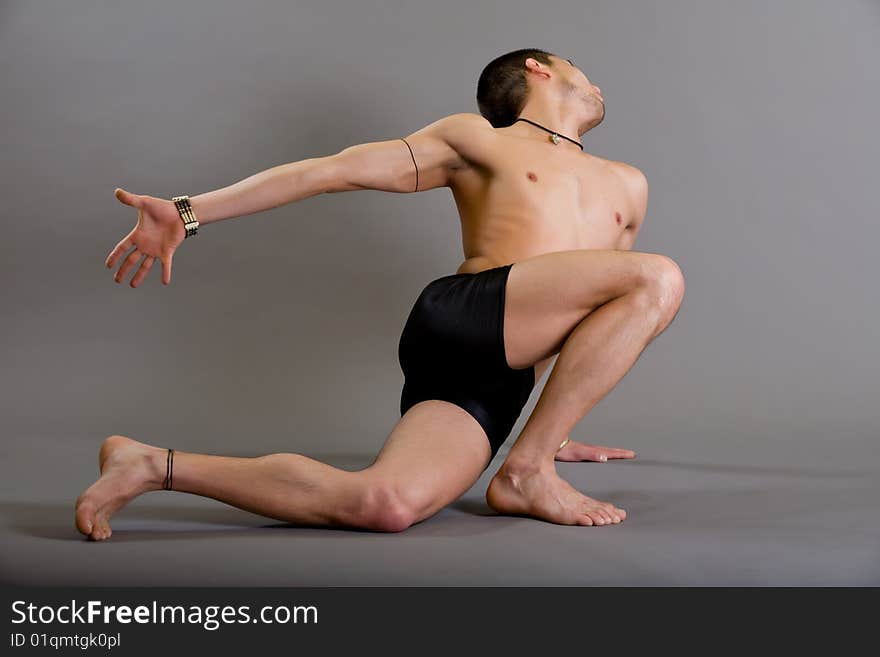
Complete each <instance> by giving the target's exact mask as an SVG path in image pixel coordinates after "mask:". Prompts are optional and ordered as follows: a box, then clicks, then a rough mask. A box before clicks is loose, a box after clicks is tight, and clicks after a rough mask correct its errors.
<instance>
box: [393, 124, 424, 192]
mask: <svg viewBox="0 0 880 657" xmlns="http://www.w3.org/2000/svg"><path fill="white" fill-rule="evenodd" d="M398 139H400V140H401V141H402V142H403V143H404V144H406V147H407V148H409V154H410V157H412V161H413V166H414V167H415V168H416V188H415V189H414V190H413V191H414V192H417V191H419V165H418V164H416V156H415V155H413V152H412V147H411V146H410V145H409V142H408V141H407V140H406V139H404V138H403V137H398Z"/></svg>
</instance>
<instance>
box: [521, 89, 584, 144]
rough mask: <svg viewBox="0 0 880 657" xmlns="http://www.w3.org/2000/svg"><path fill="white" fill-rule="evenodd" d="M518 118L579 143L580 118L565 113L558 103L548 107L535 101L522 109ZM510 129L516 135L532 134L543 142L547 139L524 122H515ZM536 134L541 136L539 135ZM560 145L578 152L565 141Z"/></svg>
mask: <svg viewBox="0 0 880 657" xmlns="http://www.w3.org/2000/svg"><path fill="white" fill-rule="evenodd" d="M519 116H520V117H522V118H524V119H529V121H534V122H535V123H538V124H540V125H542V126H544V127H545V128H547V129H548V130H552V131H553V132H556V133H558V134H560V135H565V136H566V137H568V138H569V139H573V140H574V141H577V142H580V141H581V140H580V134H579V133H578V130H579V128H580V121H581V119H580V117H578V116H575V115H573V114H572V113H571V112H567V111H566V110H565V108H564V107H563V106H561V105H560V104H559V103H555V104H553V105H549V104H547V103H540V102H537V101H536V102H531V103H528V104H527V105H526V106H525V107H523V109H522V111H521V112H520V113H519ZM511 128H512V129H515V131H516V132H517V133H518V134H522V135H523V136H528V135H530V134H534V135H535V136H536V137H538V138H540V139H543V140H546V139H547V137H548V134H547V133H546V132H544V131H543V130H541V129H540V128H536V127H535V126H533V125H531V124H529V123H526V122H525V121H517V122H516V123H514V124H513V125H512V126H511ZM536 133H542V134H540V135H539V134H536ZM562 144H567V145H568V146H569V147H571V148H574V149H577V150H580V149H579V148H578V146H577V145H575V144H572V143H571V142H570V141H568V140H567V139H561V140H560V142H559V146H561V145H562Z"/></svg>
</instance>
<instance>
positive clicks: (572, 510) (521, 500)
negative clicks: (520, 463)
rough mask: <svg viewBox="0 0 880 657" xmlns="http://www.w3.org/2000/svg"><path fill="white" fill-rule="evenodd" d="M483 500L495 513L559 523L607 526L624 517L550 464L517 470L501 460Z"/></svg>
mask: <svg viewBox="0 0 880 657" xmlns="http://www.w3.org/2000/svg"><path fill="white" fill-rule="evenodd" d="M486 502H488V504H489V506H490V507H492V508H493V509H495V510H496V511H498V512H499V513H504V514H509V515H526V516H531V517H533V518H538V519H540V520H547V521H549V522H554V523H556V524H559V525H610V524H618V523H620V522H621V521H622V520H623V519H624V518H626V511H624V510H623V509H618V508H617V507H615V506H614V505H612V504H608V503H607V502H600V501H599V500H594V499H593V498H592V497H587V496H586V495H584V494H583V493H581V492H580V491H578V490H577V489H575V488H574V487H573V486H572V485H571V484H569V483H568V482H567V481H565V480H564V479H562V478H561V477H560V476H559V475H558V474H556V470H554V469H553V468H552V467H551V468H550V469H547V468H538V469H534V468H530V469H527V470H522V469H519V470H518V469H517V468H515V467H513V466H509V467H508V464H507V463H505V464H504V465H502V466H501V468H500V469H499V470H498V472H497V473H495V476H494V477H493V478H492V481H491V482H490V483H489V488H488V490H487V491H486Z"/></svg>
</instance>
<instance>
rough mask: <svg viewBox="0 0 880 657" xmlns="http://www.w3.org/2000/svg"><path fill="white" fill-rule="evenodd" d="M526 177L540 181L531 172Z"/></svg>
mask: <svg viewBox="0 0 880 657" xmlns="http://www.w3.org/2000/svg"><path fill="white" fill-rule="evenodd" d="M526 175H527V176H528V177H529V180H537V179H538V176H536V175H535V174H534V173H533V172H531V171H529V172H528V173H527V174H526Z"/></svg>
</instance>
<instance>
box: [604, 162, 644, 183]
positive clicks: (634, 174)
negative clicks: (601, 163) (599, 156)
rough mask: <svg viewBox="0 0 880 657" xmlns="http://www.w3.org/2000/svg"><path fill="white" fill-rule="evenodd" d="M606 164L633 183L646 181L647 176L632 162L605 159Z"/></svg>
mask: <svg viewBox="0 0 880 657" xmlns="http://www.w3.org/2000/svg"><path fill="white" fill-rule="evenodd" d="M606 162H607V163H608V166H610V167H611V168H612V169H614V170H615V171H616V172H617V173H618V174H619V175H620V176H622V177H624V178H626V179H627V180H628V181H631V182H632V183H634V184H640V183H642V182H647V177H646V176H645V174H644V173H643V172H642V170H641V169H639V168H638V167H635V166H633V165H632V164H627V163H626V162H619V161H617V160H606Z"/></svg>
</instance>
